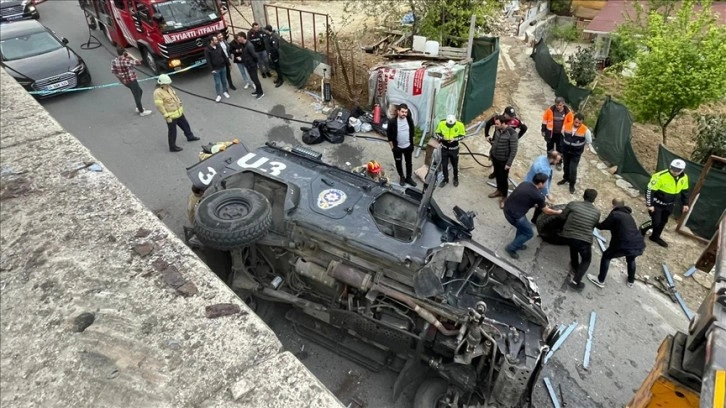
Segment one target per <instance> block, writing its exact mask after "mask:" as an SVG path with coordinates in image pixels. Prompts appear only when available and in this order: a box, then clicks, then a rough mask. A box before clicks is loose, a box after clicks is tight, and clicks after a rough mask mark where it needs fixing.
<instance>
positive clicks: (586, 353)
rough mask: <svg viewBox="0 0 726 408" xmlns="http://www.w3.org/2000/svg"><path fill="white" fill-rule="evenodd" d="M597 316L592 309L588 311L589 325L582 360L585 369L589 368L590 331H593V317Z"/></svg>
mask: <svg viewBox="0 0 726 408" xmlns="http://www.w3.org/2000/svg"><path fill="white" fill-rule="evenodd" d="M596 318H597V313H595V311H594V310H593V311H592V312H590V327H588V329H587V343H586V344H585V358H584V360H583V361H582V367H584V368H585V370H589V368H590V351H591V350H592V333H593V332H594V331H595V319H596Z"/></svg>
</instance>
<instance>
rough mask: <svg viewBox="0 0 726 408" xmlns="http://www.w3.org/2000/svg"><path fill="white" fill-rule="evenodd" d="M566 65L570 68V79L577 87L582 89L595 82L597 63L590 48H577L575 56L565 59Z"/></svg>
mask: <svg viewBox="0 0 726 408" xmlns="http://www.w3.org/2000/svg"><path fill="white" fill-rule="evenodd" d="M567 64H568V65H569V66H570V72H569V74H570V78H571V79H572V80H574V81H575V84H576V85H577V86H579V87H584V86H587V85H589V84H590V83H591V82H592V81H594V80H595V76H596V75H597V70H596V69H597V61H596V60H595V52H594V51H593V49H592V48H591V47H587V48H582V47H580V46H578V47H577V52H576V53H575V55H570V56H569V57H568V58H567Z"/></svg>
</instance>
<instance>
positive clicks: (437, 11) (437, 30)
mask: <svg viewBox="0 0 726 408" xmlns="http://www.w3.org/2000/svg"><path fill="white" fill-rule="evenodd" d="M426 4H427V9H426V12H425V14H424V15H423V18H422V19H421V25H420V27H419V28H420V31H419V33H420V34H421V35H423V36H426V37H428V38H433V39H438V40H439V41H440V42H441V44H442V45H445V46H453V47H460V46H462V45H463V44H464V43H465V42H466V41H467V39H468V37H469V25H470V23H471V15H472V14H474V15H475V16H476V17H477V19H476V25H477V27H482V29H483V30H484V31H490V30H489V27H487V19H486V17H487V16H493V15H494V14H495V13H499V12H501V9H500V8H499V4H498V3H496V2H493V1H481V0H429V1H426ZM451 37H454V38H451Z"/></svg>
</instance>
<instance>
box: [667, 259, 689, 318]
mask: <svg viewBox="0 0 726 408" xmlns="http://www.w3.org/2000/svg"><path fill="white" fill-rule="evenodd" d="M663 273H664V274H665V277H666V279H667V280H668V291H669V292H671V293H672V294H673V297H675V299H676V302H678V304H679V305H680V306H681V309H683V313H685V314H686V317H687V318H688V320H691V319H693V312H691V309H689V308H688V306H686V302H685V301H684V300H683V297H682V296H681V294H680V293H678V290H677V289H676V283H675V282H674V281H673V275H671V271H670V270H669V269H668V265H666V264H665V263H663Z"/></svg>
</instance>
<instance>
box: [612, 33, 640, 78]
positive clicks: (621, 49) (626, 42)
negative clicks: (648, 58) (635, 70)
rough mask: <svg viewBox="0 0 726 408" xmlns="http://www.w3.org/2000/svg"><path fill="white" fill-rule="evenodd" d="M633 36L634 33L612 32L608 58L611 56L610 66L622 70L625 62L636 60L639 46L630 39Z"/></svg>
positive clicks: (616, 70) (617, 70)
mask: <svg viewBox="0 0 726 408" xmlns="http://www.w3.org/2000/svg"><path fill="white" fill-rule="evenodd" d="M621 27H625V26H621ZM624 30H625V29H623V31H624ZM631 38H632V34H625V33H622V34H621V33H620V31H618V32H616V33H614V34H612V36H611V37H610V53H609V54H608V58H610V66H611V67H612V69H613V70H614V71H615V72H620V71H622V70H623V65H624V64H625V63H627V62H630V61H633V60H635V56H636V55H637V53H638V47H637V45H636V42H635V41H632V40H630V39H631Z"/></svg>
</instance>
